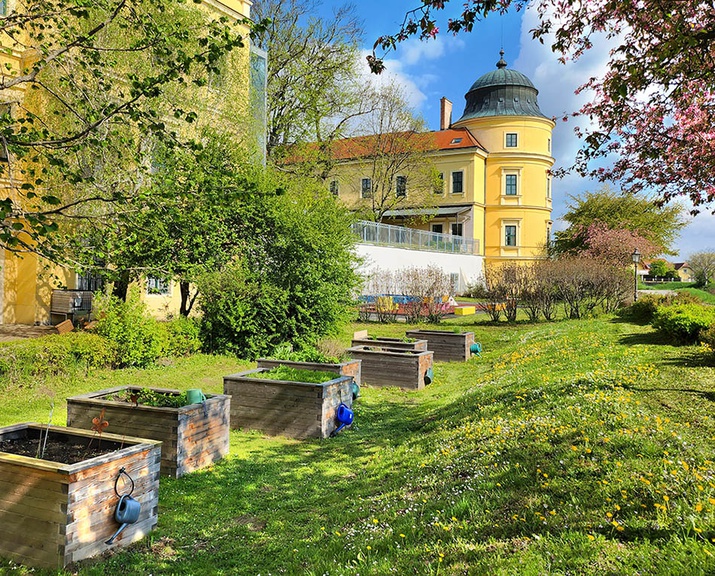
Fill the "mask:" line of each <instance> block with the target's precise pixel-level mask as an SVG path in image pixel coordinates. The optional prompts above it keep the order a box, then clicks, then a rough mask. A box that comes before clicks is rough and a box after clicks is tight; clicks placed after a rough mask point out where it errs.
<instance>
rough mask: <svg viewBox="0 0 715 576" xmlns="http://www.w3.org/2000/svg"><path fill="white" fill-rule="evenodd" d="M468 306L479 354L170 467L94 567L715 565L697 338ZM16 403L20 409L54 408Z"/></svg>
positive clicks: (99, 380) (193, 364) (712, 446)
mask: <svg viewBox="0 0 715 576" xmlns="http://www.w3.org/2000/svg"><path fill="white" fill-rule="evenodd" d="M472 318H473V317H472ZM471 321H472V319H471V318H466V319H460V320H459V321H457V323H460V324H462V325H465V327H467V328H470V329H472V328H473V329H474V330H475V332H476V334H477V339H478V340H480V341H481V342H482V344H483V345H484V348H485V353H484V355H483V357H482V358H481V359H479V358H477V359H473V360H472V361H470V362H469V363H465V364H459V363H451V364H439V365H437V367H436V371H435V374H436V381H435V382H434V383H433V384H432V385H430V386H429V387H428V388H427V389H425V390H423V391H420V392H405V391H400V390H397V389H370V388H368V389H364V391H363V395H362V397H361V399H360V400H359V402H358V403H357V405H356V425H355V426H354V427H353V429H351V430H348V431H346V432H345V433H343V434H341V435H340V436H339V437H337V438H335V439H331V440H327V441H322V442H319V441H312V442H310V441H308V442H296V441H292V440H287V439H268V438H264V437H262V436H261V435H259V434H256V433H243V432H237V431H236V432H232V437H231V456H230V457H229V458H227V459H225V460H224V461H223V462H221V463H220V464H219V465H217V466H215V467H214V468H213V469H211V470H208V471H203V472H198V473H194V474H190V475H187V476H185V477H184V478H182V479H180V480H169V479H163V480H162V485H161V502H160V515H159V527H158V529H157V530H156V531H155V532H154V533H152V534H151V535H150V536H149V537H148V538H147V539H145V540H144V541H143V542H142V543H140V544H138V545H137V546H135V547H133V548H132V549H131V550H129V551H124V552H120V553H117V554H115V555H113V556H112V557H110V558H108V559H103V560H101V561H96V562H93V563H87V564H84V565H82V566H81V567H80V568H79V573H80V574H116V573H128V574H129V573H131V574H135V573H136V574H149V573H152V574H247V575H249V574H250V575H255V574H262V575H264V576H265V575H266V574H309V575H313V574H314V575H321V574H330V575H338V574H389V573H394V574H567V573H570V574H574V573H577V574H594V575H596V574H598V575H602V574H619V575H620V574H712V573H714V572H715V544H714V543H713V539H715V464H714V463H713V455H714V454H715V418H714V415H715V411H714V410H713V404H714V402H715V371H714V369H713V368H712V367H709V366H707V365H703V363H702V361H701V359H702V353H701V351H700V350H699V349H698V348H696V347H673V346H669V345H667V344H665V343H663V342H661V341H659V340H658V338H657V337H656V336H655V335H654V333H653V332H652V331H651V329H650V328H648V327H642V326H636V325H632V324H628V323H622V322H618V321H613V320H610V319H601V320H590V321H582V322H560V323H555V324H540V325H537V326H532V325H519V326H505V325H502V326H484V325H479V326H469V322H471ZM357 328H360V327H357ZM357 328H356V329H357ZM351 329H352V328H351ZM369 330H370V333H371V334H374V335H384V336H388V335H391V336H394V335H401V334H403V331H404V325H402V326H398V325H393V326H369ZM348 339H349V336H348V335H347V334H345V335H343V342H344V343H347V340H348ZM236 368H237V366H236V363H235V362H233V364H232V362H231V361H230V360H227V359H225V358H223V359H222V358H217V359H211V358H207V357H199V358H197V359H191V360H187V361H183V362H181V363H179V365H178V366H175V367H168V368H163V369H156V370H152V371H146V372H132V373H128V374H124V373H119V374H116V375H107V374H104V375H99V376H97V377H93V378H89V379H87V381H83V382H73V383H67V382H65V383H64V384H63V383H58V384H56V385H57V386H60V387H61V388H60V390H59V392H58V397H60V396H62V397H63V395H65V394H66V393H67V392H70V391H71V392H73V393H74V392H79V391H85V390H92V389H97V388H100V387H107V386H109V385H110V384H112V385H114V384H124V383H135V382H137V381H142V382H144V383H146V384H147V385H161V386H176V387H180V388H188V387H193V385H194V383H195V382H197V381H200V382H203V384H202V385H203V387H204V388H205V389H206V390H209V391H218V390H219V389H220V376H221V375H222V374H224V373H227V372H228V371H234V370H235V369H236ZM110 380H111V382H110ZM7 404H9V407H10V408H11V410H10V412H9V413H10V414H11V416H6V412H5V411H3V415H2V420H3V421H4V422H5V423H7V422H9V421H18V416H20V415H24V414H26V413H27V414H28V417H23V418H20V419H21V420H27V419H30V418H32V419H37V418H40V417H41V416H42V412H41V411H40V409H39V407H37V406H34V404H33V407H31V408H27V405H26V404H25V403H24V402H23V401H20V400H19V398H18V397H15V396H13V397H12V398H11V399H9V400H8V402H7ZM36 404H37V402H36ZM39 404H41V402H40V403H39ZM56 412H57V410H56ZM55 420H56V421H58V420H61V419H59V418H58V417H57V414H56V416H55ZM110 426H111V423H110ZM14 573H18V572H14ZM19 573H22V571H19Z"/></svg>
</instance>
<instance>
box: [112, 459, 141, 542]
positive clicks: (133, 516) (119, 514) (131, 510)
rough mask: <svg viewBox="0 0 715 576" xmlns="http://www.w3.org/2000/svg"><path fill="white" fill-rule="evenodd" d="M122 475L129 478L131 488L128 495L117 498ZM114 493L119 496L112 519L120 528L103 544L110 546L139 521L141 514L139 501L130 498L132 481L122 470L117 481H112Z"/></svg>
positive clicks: (132, 489) (132, 490)
mask: <svg viewBox="0 0 715 576" xmlns="http://www.w3.org/2000/svg"><path fill="white" fill-rule="evenodd" d="M122 474H124V475H125V476H126V477H127V478H129V481H130V482H131V483H132V488H131V490H130V491H129V493H128V494H123V495H122V496H119V492H117V482H119V478H121V476H122ZM114 492H115V494H116V495H117V496H119V502H117V507H116V508H115V510H114V519H115V520H116V521H117V523H119V524H121V526H120V527H119V528H118V529H117V531H116V532H115V533H114V534H112V537H111V538H110V539H109V540H107V541H106V542H105V544H110V545H111V544H114V540H115V539H116V538H117V536H119V535H120V534H121V533H122V532H123V531H124V529H125V528H126V527H127V526H129V525H130V524H134V523H135V522H136V521H137V520H139V514H141V511H142V505H141V504H140V503H139V501H138V500H135V499H134V498H132V492H134V480H132V477H131V476H129V474H127V472H126V470H124V468H121V469H120V470H119V474H118V475H117V479H116V480H115V481H114Z"/></svg>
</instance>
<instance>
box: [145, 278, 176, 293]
mask: <svg viewBox="0 0 715 576" xmlns="http://www.w3.org/2000/svg"><path fill="white" fill-rule="evenodd" d="M146 293H147V296H171V280H168V279H167V278H158V277H157V276H147V277H146Z"/></svg>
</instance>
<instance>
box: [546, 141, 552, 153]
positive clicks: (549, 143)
mask: <svg viewBox="0 0 715 576" xmlns="http://www.w3.org/2000/svg"><path fill="white" fill-rule="evenodd" d="M546 148H547V150H548V151H549V153H551V138H549V139H548V140H547V141H546Z"/></svg>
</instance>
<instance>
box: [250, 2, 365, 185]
mask: <svg viewBox="0 0 715 576" xmlns="http://www.w3.org/2000/svg"><path fill="white" fill-rule="evenodd" d="M319 5H320V2H319V1H318V0H309V1H307V2H306V1H304V0H257V1H256V2H254V3H253V6H252V12H253V15H254V16H255V17H256V18H258V19H261V18H269V19H270V24H269V25H267V26H266V27H265V28H263V29H261V30H259V31H258V32H257V34H256V36H255V38H256V41H257V42H258V44H259V45H260V46H261V47H262V48H264V49H265V50H266V51H267V52H268V77H267V85H268V137H267V151H268V154H269V156H270V157H273V158H274V159H280V158H281V155H282V154H283V153H284V152H285V151H286V149H285V147H286V146H295V145H300V144H303V143H307V142H312V143H314V142H317V143H318V146H317V147H316V146H313V147H312V148H311V149H310V150H309V151H310V152H312V153H313V155H314V158H313V160H314V161H315V164H316V165H317V168H318V170H317V172H318V174H319V175H322V177H325V174H324V172H325V169H324V168H323V167H322V166H321V162H325V161H326V160H329V156H326V153H327V152H328V151H329V143H330V142H332V141H334V140H335V139H336V138H339V137H341V136H342V135H344V133H345V130H346V129H347V128H348V126H349V124H350V122H351V121H352V120H353V119H354V118H356V117H358V116H360V115H361V114H363V113H364V112H365V107H366V101H365V98H364V91H365V84H366V83H365V82H364V81H362V82H361V81H359V79H358V73H357V64H358V62H359V57H358V50H357V46H358V42H359V40H360V36H361V25H360V22H359V21H358V19H357V18H356V16H355V9H354V7H353V6H350V5H346V6H343V7H341V8H338V9H337V10H336V11H335V12H334V14H333V18H332V19H330V20H324V19H322V18H319V17H317V16H314V14H315V12H316V10H317V8H318V7H319ZM307 152H308V151H306V150H302V151H301V153H300V155H301V157H303V158H306V156H307ZM291 154H295V149H294V148H292V149H291ZM303 166H305V164H303ZM294 167H295V166H294Z"/></svg>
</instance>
